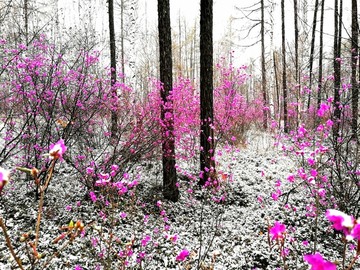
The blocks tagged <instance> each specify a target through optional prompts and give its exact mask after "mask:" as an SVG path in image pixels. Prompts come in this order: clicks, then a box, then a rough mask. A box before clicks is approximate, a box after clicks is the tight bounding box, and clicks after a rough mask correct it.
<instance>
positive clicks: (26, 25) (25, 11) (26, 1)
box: [24, 0, 29, 45]
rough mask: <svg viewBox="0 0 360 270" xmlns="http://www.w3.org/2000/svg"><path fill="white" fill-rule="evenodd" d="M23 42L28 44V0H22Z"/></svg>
mask: <svg viewBox="0 0 360 270" xmlns="http://www.w3.org/2000/svg"><path fill="white" fill-rule="evenodd" d="M24 21H25V42H26V45H28V44H29V9H28V0H24Z"/></svg>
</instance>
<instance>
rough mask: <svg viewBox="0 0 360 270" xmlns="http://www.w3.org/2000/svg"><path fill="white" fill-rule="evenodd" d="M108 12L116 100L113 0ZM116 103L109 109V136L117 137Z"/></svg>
mask: <svg viewBox="0 0 360 270" xmlns="http://www.w3.org/2000/svg"><path fill="white" fill-rule="evenodd" d="M108 12H109V33H110V69H111V71H110V74H111V75H110V77H111V83H110V84H111V87H112V96H113V99H114V100H117V91H116V89H115V88H114V87H113V86H114V85H115V83H116V52H115V28H114V1H113V0H108ZM116 107H117V106H116V104H115V106H114V108H113V109H112V111H111V138H112V139H115V138H116V137H117V122H118V117H117V109H116Z"/></svg>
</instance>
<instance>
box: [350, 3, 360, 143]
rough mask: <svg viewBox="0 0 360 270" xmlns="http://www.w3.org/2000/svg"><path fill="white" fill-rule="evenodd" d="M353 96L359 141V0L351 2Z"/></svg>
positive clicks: (353, 108) (354, 132) (353, 112)
mask: <svg viewBox="0 0 360 270" xmlns="http://www.w3.org/2000/svg"><path fill="white" fill-rule="evenodd" d="M351 3H352V4H351V60H352V61H351V87H352V90H351V94H352V99H351V100H352V102H351V105H352V121H351V129H352V134H353V138H354V139H357V126H358V111H359V110H358V103H359V84H358V82H357V76H356V71H357V61H358V56H359V44H358V40H359V23H358V19H357V16H358V12H357V0H352V1H351Z"/></svg>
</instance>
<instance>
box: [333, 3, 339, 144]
mask: <svg viewBox="0 0 360 270" xmlns="http://www.w3.org/2000/svg"><path fill="white" fill-rule="evenodd" d="M338 2H339V1H338V0H335V3H334V4H335V7H334V60H333V64H334V122H335V123H334V128H333V135H334V138H338V137H339V126H340V123H339V121H340V117H341V109H340V86H341V66H340V60H341V59H340V57H341V50H340V48H341V30H340V29H341V19H340V15H339V3H338ZM339 28H340V29H339ZM339 43H340V44H339Z"/></svg>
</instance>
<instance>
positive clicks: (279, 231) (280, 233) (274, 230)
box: [270, 221, 286, 240]
mask: <svg viewBox="0 0 360 270" xmlns="http://www.w3.org/2000/svg"><path fill="white" fill-rule="evenodd" d="M285 231H286V227H285V225H284V224H282V223H281V222H279V221H276V222H275V224H274V226H273V227H271V228H270V234H271V235H272V238H271V240H274V239H282V238H284V235H285Z"/></svg>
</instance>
